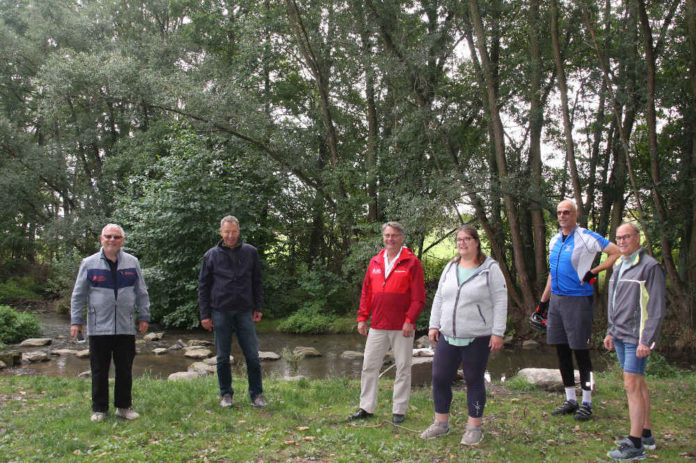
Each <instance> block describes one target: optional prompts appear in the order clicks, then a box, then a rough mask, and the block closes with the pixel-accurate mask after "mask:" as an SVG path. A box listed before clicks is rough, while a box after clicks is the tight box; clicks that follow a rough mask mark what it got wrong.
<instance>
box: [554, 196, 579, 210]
mask: <svg viewBox="0 0 696 463" xmlns="http://www.w3.org/2000/svg"><path fill="white" fill-rule="evenodd" d="M561 203H568V204H570V208H571V209H572V210H573V212H578V206H576V205H575V201H573V200H572V199H564V200H563V201H561V202H559V203H558V205H559V206H560V205H561Z"/></svg>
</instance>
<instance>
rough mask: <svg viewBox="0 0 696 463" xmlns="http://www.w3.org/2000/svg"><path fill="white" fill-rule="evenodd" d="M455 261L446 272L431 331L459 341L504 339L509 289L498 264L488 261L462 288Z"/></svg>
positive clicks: (440, 288)
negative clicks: (459, 339) (486, 338)
mask: <svg viewBox="0 0 696 463" xmlns="http://www.w3.org/2000/svg"><path fill="white" fill-rule="evenodd" d="M457 264H458V261H457V260H456V259H455V260H453V261H452V262H450V263H449V264H447V266H446V267H445V269H444V270H443V271H442V275H441V276H440V282H439V283H438V285H437V293H436V294H435V298H434V299H433V307H432V310H431V312H430V329H436V330H439V331H440V332H441V333H442V334H444V335H446V336H449V337H455V338H476V337H481V336H489V335H491V334H494V335H496V336H501V337H502V336H503V335H504V334H505V324H506V321H507V286H506V284H505V277H503V272H502V271H501V270H500V265H498V262H496V261H495V260H493V259H492V258H490V257H488V258H486V260H485V261H484V262H483V263H482V264H481V265H480V266H479V267H478V268H477V269H476V271H475V272H474V274H473V275H472V276H471V277H469V278H468V279H467V280H466V281H464V282H463V283H462V284H461V285H460V284H459V283H458V281H457Z"/></svg>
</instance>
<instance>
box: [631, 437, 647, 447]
mask: <svg viewBox="0 0 696 463" xmlns="http://www.w3.org/2000/svg"><path fill="white" fill-rule="evenodd" d="M628 438H629V439H631V442H633V446H634V447H635V448H637V449H639V448H641V447H642V446H643V443H642V442H641V440H640V437H633V436H628Z"/></svg>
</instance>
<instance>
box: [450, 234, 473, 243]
mask: <svg viewBox="0 0 696 463" xmlns="http://www.w3.org/2000/svg"><path fill="white" fill-rule="evenodd" d="M454 241H455V242H457V243H471V242H472V241H476V238H472V237H471V236H465V237H464V238H457V239H456V240H454Z"/></svg>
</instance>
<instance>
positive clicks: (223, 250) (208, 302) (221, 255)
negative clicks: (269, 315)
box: [198, 239, 263, 320]
mask: <svg viewBox="0 0 696 463" xmlns="http://www.w3.org/2000/svg"><path fill="white" fill-rule="evenodd" d="M262 302H263V289H262V288H261V262H259V253H258V251H257V250H256V248H255V247H254V246H252V245H250V244H246V243H244V242H242V241H241V239H240V241H239V244H238V245H237V246H235V247H234V248H227V247H224V246H223V245H222V240H220V242H219V243H218V244H217V246H214V247H212V248H210V249H208V251H207V252H206V253H205V255H204V256H203V265H202V266H201V273H200V275H199V276H198V305H199V307H200V312H201V320H205V319H206V318H211V313H212V311H213V310H218V311H221V312H242V311H254V312H261V303H262Z"/></svg>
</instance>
